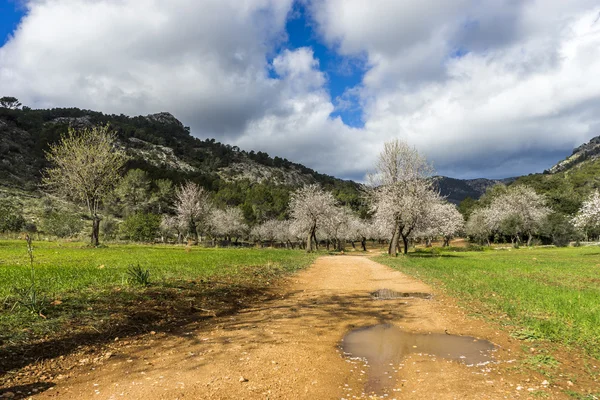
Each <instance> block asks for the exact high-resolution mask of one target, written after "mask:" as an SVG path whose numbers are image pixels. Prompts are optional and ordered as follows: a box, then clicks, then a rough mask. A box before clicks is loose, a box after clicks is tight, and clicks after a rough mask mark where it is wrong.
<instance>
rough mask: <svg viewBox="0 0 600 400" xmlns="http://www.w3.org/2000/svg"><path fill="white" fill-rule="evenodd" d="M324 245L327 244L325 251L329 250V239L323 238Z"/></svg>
mask: <svg viewBox="0 0 600 400" xmlns="http://www.w3.org/2000/svg"><path fill="white" fill-rule="evenodd" d="M325 245H326V246H327V251H329V245H330V242H329V239H327V240H325Z"/></svg>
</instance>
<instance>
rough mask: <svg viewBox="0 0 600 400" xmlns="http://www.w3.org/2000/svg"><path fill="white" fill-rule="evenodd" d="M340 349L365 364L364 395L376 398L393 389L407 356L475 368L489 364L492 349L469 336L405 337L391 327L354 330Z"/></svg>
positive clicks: (402, 333) (407, 333)
mask: <svg viewBox="0 0 600 400" xmlns="http://www.w3.org/2000/svg"><path fill="white" fill-rule="evenodd" d="M341 347H342V350H343V351H344V353H345V354H346V355H348V356H350V357H359V358H362V359H365V360H366V361H367V363H368V365H369V366H370V368H369V375H368V381H367V384H366V386H365V392H366V393H373V392H374V393H376V394H381V393H384V392H385V391H386V389H388V388H390V387H393V385H394V384H395V375H396V374H395V371H396V368H397V366H398V365H399V363H401V362H402V360H403V359H404V357H406V356H407V355H409V354H410V353H421V354H426V355H430V356H433V357H439V358H444V359H448V360H454V361H457V362H460V363H464V364H466V365H477V364H484V363H486V362H489V361H491V359H492V356H491V351H492V350H494V348H495V346H494V345H493V344H492V343H490V342H488V341H486V340H478V339H475V338H473V337H469V336H455V335H447V334H444V333H441V334H440V333H432V334H417V333H409V332H404V331H402V330H400V329H398V328H397V327H395V326H394V325H391V324H381V325H374V326H368V327H364V328H358V329H354V330H352V331H350V332H348V333H347V334H346V336H345V337H344V339H343V340H342V344H341ZM390 377H391V378H390Z"/></svg>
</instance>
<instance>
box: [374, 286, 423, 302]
mask: <svg viewBox="0 0 600 400" xmlns="http://www.w3.org/2000/svg"><path fill="white" fill-rule="evenodd" d="M371 296H372V297H373V298H374V299H375V300H393V299H406V298H419V299H431V293H420V292H395V291H393V290H390V289H379V290H377V291H375V292H373V293H371Z"/></svg>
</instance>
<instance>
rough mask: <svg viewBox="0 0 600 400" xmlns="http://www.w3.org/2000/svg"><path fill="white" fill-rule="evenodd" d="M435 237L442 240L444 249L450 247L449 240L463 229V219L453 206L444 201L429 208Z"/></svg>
mask: <svg viewBox="0 0 600 400" xmlns="http://www.w3.org/2000/svg"><path fill="white" fill-rule="evenodd" d="M430 211H431V215H432V220H433V221H434V226H435V232H436V236H437V235H440V236H441V237H443V238H444V244H443V246H444V247H447V246H450V240H452V238H453V237H454V236H455V235H456V234H458V233H459V232H460V231H461V230H463V228H464V227H465V219H464V218H463V216H462V214H461V213H460V212H459V211H458V209H457V208H456V206H455V205H454V204H451V203H448V202H446V201H444V202H440V203H438V204H434V205H433V207H431V210H430Z"/></svg>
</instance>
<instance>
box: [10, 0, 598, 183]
mask: <svg viewBox="0 0 600 400" xmlns="http://www.w3.org/2000/svg"><path fill="white" fill-rule="evenodd" d="M0 46H1V47H0V96H15V97H17V98H19V100H20V101H21V102H22V103H23V104H25V105H28V106H30V107H33V108H47V107H79V108H86V109H93V110H97V111H103V112H106V113H116V114H121V113H123V114H128V115H147V114H152V113H156V112H161V111H168V112H171V113H172V114H173V115H174V116H176V117H177V118H178V119H179V120H181V121H182V122H183V123H184V124H185V125H187V126H190V127H191V130H192V134H193V135H195V136H197V137H199V138H202V139H204V138H216V139H217V140H219V141H222V142H225V143H230V144H232V145H237V146H239V147H240V148H242V149H246V150H255V151H258V150H261V151H266V152H268V153H269V154H270V155H271V156H280V157H286V158H288V159H289V160H292V161H295V162H300V163H302V164H305V165H307V166H309V167H311V168H313V169H316V170H317V171H319V172H322V173H327V174H331V175H334V176H337V177H341V178H348V179H355V180H362V179H363V178H364V176H365V174H366V173H367V172H369V171H371V170H372V168H373V166H374V164H375V161H376V159H377V156H378V154H379V152H380V151H381V149H382V148H383V144H384V143H385V142H386V141H389V140H392V139H395V138H398V139H401V140H405V141H407V142H408V143H409V144H410V145H412V146H415V147H416V148H417V149H418V150H419V151H420V152H421V153H423V154H424V155H425V156H426V157H427V158H428V160H430V161H431V162H432V163H433V165H434V167H435V169H436V171H437V173H438V174H440V175H446V176H451V177H455V178H478V177H487V178H503V177H511V176H518V175H523V174H529V173H532V172H541V171H543V170H544V169H547V168H549V167H551V166H552V165H553V164H554V163H556V162H557V161H559V160H561V159H563V158H564V157H566V156H568V155H569V154H570V153H571V151H572V149H573V148H574V147H576V146H578V145H580V144H582V143H584V142H586V141H588V140H589V139H590V138H592V137H594V136H598V135H600V112H598V110H599V109H600V79H599V78H598V76H600V4H599V3H598V1H597V0H593V1H591V0H569V1H564V0H454V1H451V2H450V1H443V2H442V1H439V0H402V1H400V0H398V1H390V0H371V1H369V2H365V1H364V0H170V1H168V2H165V1H160V0H0Z"/></svg>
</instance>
